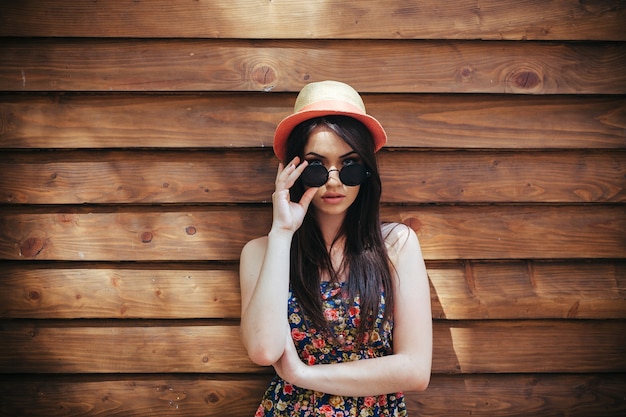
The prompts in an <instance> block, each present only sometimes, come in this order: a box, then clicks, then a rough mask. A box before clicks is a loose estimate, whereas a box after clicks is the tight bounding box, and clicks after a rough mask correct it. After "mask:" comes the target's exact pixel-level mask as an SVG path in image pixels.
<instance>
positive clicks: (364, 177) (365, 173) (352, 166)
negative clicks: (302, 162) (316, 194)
mask: <svg viewBox="0 0 626 417" xmlns="http://www.w3.org/2000/svg"><path fill="white" fill-rule="evenodd" d="M355 168H356V169H359V171H358V175H359V176H360V177H361V178H360V180H359V181H357V182H355V181H349V180H350V178H346V175H349V176H350V175H357V174H356V173H352V172H351V171H354V169H355ZM346 169H347V171H346ZM322 170H323V171H324V174H322ZM313 171H319V172H315V173H313ZM332 171H337V172H338V173H339V180H340V181H341V183H342V184H344V185H347V186H349V187H356V186H357V185H361V184H363V183H364V182H365V181H366V180H367V179H368V178H369V177H370V176H371V175H372V173H371V172H369V171H368V170H367V168H365V166H364V165H363V164H358V163H357V164H350V165H346V166H344V167H342V168H341V169H326V167H324V166H323V165H309V166H307V167H306V168H305V169H304V171H302V175H300V178H301V179H302V183H303V184H304V185H306V186H307V187H321V186H322V185H324V184H326V183H327V182H328V178H329V175H330V173H331V172H332ZM307 173H308V175H307ZM318 174H319V176H320V181H321V178H322V175H324V181H323V182H321V183H320V182H319V181H318V182H313V181H311V180H312V178H310V177H311V175H315V176H317V175H318ZM342 174H343V175H342ZM346 180H348V181H349V182H346Z"/></svg>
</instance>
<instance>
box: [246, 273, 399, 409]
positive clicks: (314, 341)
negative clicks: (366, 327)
mask: <svg viewBox="0 0 626 417" xmlns="http://www.w3.org/2000/svg"><path fill="white" fill-rule="evenodd" d="M342 288H343V284H342V283H329V282H322V284H321V288H320V289H321V294H322V303H323V311H324V316H325V317H326V319H327V320H328V321H329V322H330V323H331V329H332V332H333V334H334V338H332V339H330V340H329V338H328V337H326V336H325V335H324V334H321V332H318V331H316V329H314V328H313V327H312V325H311V323H310V322H309V320H308V319H307V317H306V316H304V315H303V313H302V311H301V310H300V307H299V305H298V302H297V300H296V298H295V296H294V295H293V294H292V293H290V294H289V306H288V308H289V310H288V312H289V313H288V314H289V323H290V326H291V336H292V339H293V341H294V343H295V345H296V349H297V350H298V352H299V355H300V359H302V361H304V362H305V363H308V364H309V365H315V364H327V363H337V362H348V361H354V360H359V359H368V358H375V357H379V356H385V355H390V354H391V353H392V345H391V330H392V326H393V323H386V324H384V325H383V324H382V323H383V308H382V307H384V302H385V298H384V294H383V295H382V296H381V302H382V303H381V304H382V305H381V309H380V311H379V312H378V316H377V319H376V327H375V329H378V330H374V331H372V332H369V333H368V334H367V335H366V343H365V344H364V346H362V347H359V346H358V344H357V341H356V337H357V330H358V325H359V316H360V314H359V311H360V309H359V299H358V297H355V299H354V300H353V302H352V303H351V304H349V305H348V303H347V299H346V298H345V297H344V296H343V294H342ZM406 415H407V411H406V404H405V402H404V395H403V394H402V393H401V392H399V393H395V394H387V395H379V396H372V397H342V396H338V395H330V394H325V393H322V392H315V391H311V390H306V389H303V388H299V387H297V386H295V385H292V384H290V383H288V382H286V381H284V380H283V379H282V378H280V377H279V376H275V377H274V379H272V381H271V383H270V385H269V387H268V389H267V391H266V392H265V395H264V396H263V400H262V401H261V404H260V405H259V408H258V409H257V411H256V414H255V417H270V416H272V417H283V416H284V417H287V416H289V417H293V416H299V417H307V416H322V417H348V416H356V417H366V416H381V417H382V416H394V417H400V416H406Z"/></svg>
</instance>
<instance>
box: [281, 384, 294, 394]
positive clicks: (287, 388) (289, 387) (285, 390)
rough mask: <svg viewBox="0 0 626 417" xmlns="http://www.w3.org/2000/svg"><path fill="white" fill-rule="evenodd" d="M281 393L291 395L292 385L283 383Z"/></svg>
mask: <svg viewBox="0 0 626 417" xmlns="http://www.w3.org/2000/svg"><path fill="white" fill-rule="evenodd" d="M283 393H285V394H293V385H291V384H289V383H285V386H284V387H283Z"/></svg>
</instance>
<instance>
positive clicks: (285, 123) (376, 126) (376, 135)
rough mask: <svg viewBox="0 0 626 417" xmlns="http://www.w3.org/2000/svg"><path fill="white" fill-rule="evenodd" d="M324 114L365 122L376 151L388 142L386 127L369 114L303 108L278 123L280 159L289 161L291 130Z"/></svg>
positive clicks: (276, 143) (276, 139)
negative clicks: (288, 141)
mask: <svg viewBox="0 0 626 417" xmlns="http://www.w3.org/2000/svg"><path fill="white" fill-rule="evenodd" d="M323 116H348V117H352V118H353V119H356V120H358V121H360V122H361V123H363V124H364V125H365V127H366V128H367V129H368V130H369V131H370V133H371V134H372V139H373V141H374V152H377V151H379V150H380V148H382V147H383V145H385V143H387V134H386V133H385V129H383V127H382V125H381V124H380V123H379V122H378V120H376V119H375V118H373V117H372V116H370V115H368V114H363V113H356V112H353V111H349V110H345V111H342V110H329V109H320V108H317V109H315V108H313V109H307V110H301V111H299V112H297V113H294V114H292V115H289V116H287V117H285V118H284V119H283V120H282V121H281V122H280V123H279V124H278V126H277V127H276V132H274V153H275V154H276V156H277V157H278V159H279V160H281V161H282V162H285V163H286V162H288V161H286V159H287V140H288V139H289V135H290V134H291V131H292V130H293V129H294V128H295V127H296V126H298V125H299V124H300V123H302V122H304V121H307V120H310V119H314V118H316V117H323Z"/></svg>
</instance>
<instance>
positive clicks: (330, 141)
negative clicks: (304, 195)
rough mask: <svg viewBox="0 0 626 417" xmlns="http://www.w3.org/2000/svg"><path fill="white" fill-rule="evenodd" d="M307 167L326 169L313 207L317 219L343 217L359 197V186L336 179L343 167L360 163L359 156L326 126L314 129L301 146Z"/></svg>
mask: <svg viewBox="0 0 626 417" xmlns="http://www.w3.org/2000/svg"><path fill="white" fill-rule="evenodd" d="M304 159H305V160H307V161H308V162H309V164H310V165H311V164H318V165H323V166H324V168H326V169H327V170H329V171H330V172H329V173H328V181H326V184H324V185H322V186H321V187H319V189H318V190H317V193H316V194H315V197H314V198H313V202H312V204H313V205H314V206H315V208H316V212H317V215H318V216H323V215H331V216H337V215H340V216H343V215H345V214H346V211H347V210H348V207H350V206H351V205H352V203H354V201H355V200H356V197H357V195H358V194H359V189H360V188H361V186H360V185H356V186H347V185H344V184H343V183H342V182H341V180H340V179H339V171H340V170H341V168H343V167H344V166H346V165H350V164H353V163H361V158H360V157H359V155H358V154H357V153H356V152H355V151H354V150H353V149H352V148H351V147H350V146H349V145H348V144H347V143H346V142H345V141H344V140H343V139H342V138H341V136H339V135H337V134H336V133H335V132H333V131H332V130H330V129H329V128H328V127H326V126H319V127H317V128H315V129H314V130H313V131H312V132H311V134H310V135H309V139H308V140H307V143H306V145H305V147H304Z"/></svg>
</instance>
